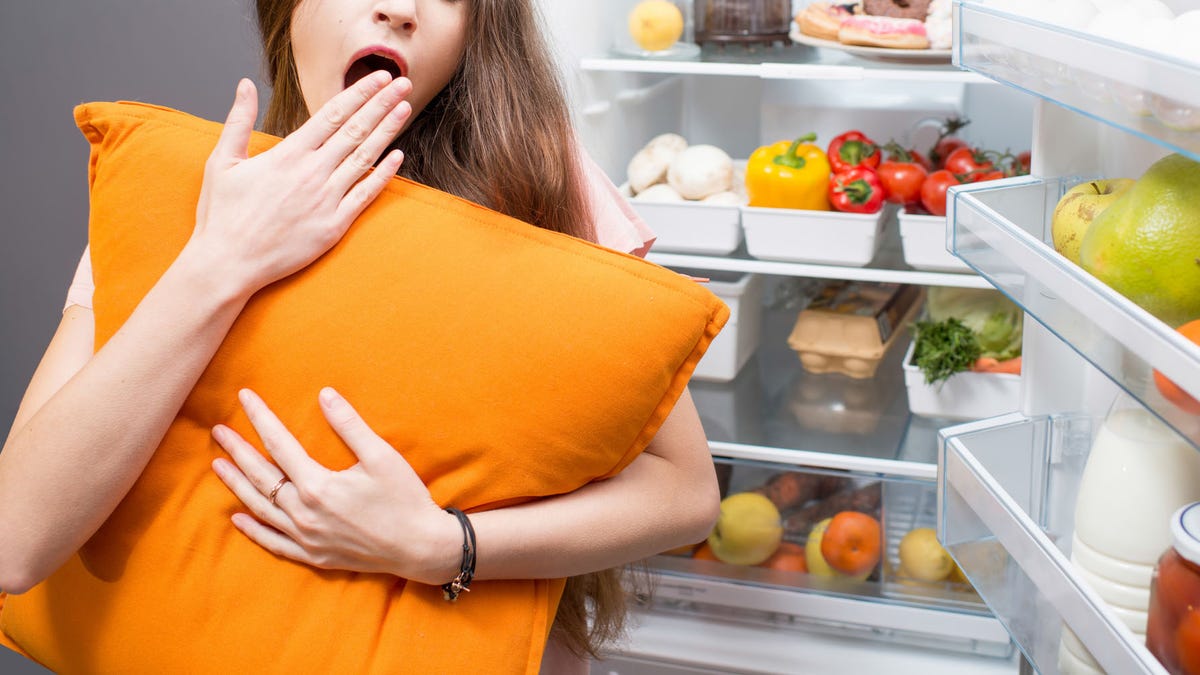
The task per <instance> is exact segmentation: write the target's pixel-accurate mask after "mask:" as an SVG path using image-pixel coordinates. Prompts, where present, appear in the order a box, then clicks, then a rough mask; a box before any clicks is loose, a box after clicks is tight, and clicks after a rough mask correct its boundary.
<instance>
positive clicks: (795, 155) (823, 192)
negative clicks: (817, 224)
mask: <svg viewBox="0 0 1200 675" xmlns="http://www.w3.org/2000/svg"><path fill="white" fill-rule="evenodd" d="M815 140H817V135H816V134H808V135H806V136H801V137H800V138H797V139H796V140H794V141H779V142H778V143H774V144H772V145H764V146H763V147H761V148H759V149H757V150H755V151H754V152H753V153H752V154H751V155H750V161H749V163H748V164H747V165H746V194H747V195H748V196H749V197H750V206H766V207H770V208H776V209H808V210H811V211H828V210H829V209H830V208H831V207H830V205H829V195H828V192H827V190H828V188H829V172H830V168H829V158H828V157H826V156H825V151H824V150H822V149H821V148H820V147H818V146H816V145H813V143H812V142H813V141H815Z"/></svg>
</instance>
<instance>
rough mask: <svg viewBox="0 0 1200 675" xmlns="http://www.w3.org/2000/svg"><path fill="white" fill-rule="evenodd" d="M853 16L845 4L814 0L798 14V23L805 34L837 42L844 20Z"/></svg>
mask: <svg viewBox="0 0 1200 675" xmlns="http://www.w3.org/2000/svg"><path fill="white" fill-rule="evenodd" d="M851 16H853V14H851V13H850V10H848V9H846V8H845V6H843V5H831V4H829V3H828V2H813V3H810V4H809V5H808V6H807V7H805V8H804V11H802V12H800V13H799V14H797V15H796V25H797V26H799V27H800V32H801V33H803V34H804V35H809V36H812V37H815V38H820V39H822V40H833V41H834V42H836V41H837V39H838V29H839V28H841V27H842V22H843V21H845V20H846V19H849V18H850V17H851Z"/></svg>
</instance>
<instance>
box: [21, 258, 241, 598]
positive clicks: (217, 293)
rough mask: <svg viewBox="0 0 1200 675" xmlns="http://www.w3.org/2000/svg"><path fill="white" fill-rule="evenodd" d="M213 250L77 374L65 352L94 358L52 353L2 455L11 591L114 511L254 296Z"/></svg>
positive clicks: (170, 273)
mask: <svg viewBox="0 0 1200 675" xmlns="http://www.w3.org/2000/svg"><path fill="white" fill-rule="evenodd" d="M202 255H205V254H202V253H199V254H194V255H189V254H188V253H187V252H185V253H184V254H183V255H181V257H180V258H179V259H178V260H177V261H176V263H175V264H174V265H172V267H171V268H169V269H168V270H167V271H166V273H164V275H163V277H162V278H161V279H160V280H159V282H158V283H157V284H156V285H155V287H154V288H153V289H151V291H150V292H149V293H148V294H147V295H146V297H145V298H144V299H143V300H142V302H141V303H140V304H139V305H138V307H137V309H136V310H135V311H134V312H133V313H132V315H131V316H130V317H129V319H128V321H127V322H126V323H125V324H124V325H123V326H122V327H121V329H120V330H118V331H117V332H116V333H115V334H114V335H113V336H112V338H111V339H110V340H109V341H108V342H107V343H106V344H105V345H104V347H103V348H102V349H101V350H99V351H98V352H97V353H96V354H95V355H94V356H93V357H91V358H90V359H89V360H86V365H84V366H83V367H82V368H81V369H79V370H78V372H75V373H74V374H73V376H72V375H71V373H70V368H71V366H66V367H64V365H63V364H62V363H54V362H53V361H54V360H58V361H60V362H62V361H67V362H71V361H76V362H80V363H82V362H83V359H86V356H82V357H81V355H79V354H78V353H76V354H64V353H62V349H60V350H59V352H57V353H56V352H55V351H54V349H53V348H52V349H51V350H49V351H48V352H47V356H46V358H45V360H44V361H43V363H42V365H41V366H39V368H38V373H37V374H36V375H35V377H34V380H33V381H32V382H31V384H30V387H29V390H28V391H27V393H26V396H25V400H24V401H23V402H22V406H21V410H20V411H18V414H17V418H16V420H15V422H14V425H13V429H12V431H11V433H10V435H9V438H8V441H7V442H6V443H5V446H4V450H3V452H2V453H0V541H3V542H4V545H3V546H0V589H3V590H5V591H10V592H15V591H23V590H25V589H27V588H28V587H29V586H31V585H32V584H34V583H36V582H38V581H40V580H41V579H43V578H45V577H46V576H47V575H49V574H50V572H52V571H53V570H54V569H56V568H57V567H58V566H59V565H60V564H62V562H63V561H65V560H66V559H67V557H69V556H70V555H71V554H72V553H73V552H74V551H75V550H77V549H78V548H79V546H81V545H82V544H83V543H84V542H85V541H86V540H87V539H88V538H89V537H90V536H91V535H92V534H93V533H94V532H95V531H96V530H97V529H98V528H99V527H100V525H101V524H102V523H103V522H104V520H105V519H106V518H108V516H109V515H110V514H111V513H112V512H113V510H114V509H115V508H116V506H117V504H118V503H119V502H120V501H121V499H122V498H123V497H124V496H125V494H126V493H127V492H128V491H129V489H130V488H131V487H132V485H133V483H134V481H136V480H137V478H138V476H139V475H141V473H142V470H143V469H144V468H145V466H146V463H147V462H148V461H149V459H150V457H151V456H152V454H153V453H154V450H155V448H156V447H157V446H158V444H159V442H160V441H161V440H162V437H163V435H164V434H165V433H166V430H167V428H168V426H169V425H170V423H171V421H172V420H173V419H174V417H175V415H176V413H177V412H178V410H179V408H180V407H181V406H182V404H183V401H184V400H185V398H186V397H187V395H188V393H189V392H190V391H191V389H192V387H193V386H194V384H195V382H196V380H197V379H198V378H199V376H200V374H201V373H202V372H203V371H204V368H205V367H206V366H207V364H208V362H209V361H210V360H211V358H212V355H213V354H214V353H215V351H216V349H217V347H218V346H219V345H220V343H221V341H222V340H223V339H224V337H225V335H226V333H227V332H228V330H229V327H230V326H231V325H232V323H233V321H234V319H235V318H236V317H237V315H238V313H239V312H240V311H241V309H242V307H243V306H244V304H245V301H246V299H247V298H248V294H247V293H245V292H244V291H242V290H241V289H235V288H232V287H229V286H228V285H227V284H226V283H225V282H223V281H221V280H220V277H218V276H216V275H213V274H211V272H206V270H211V269H212V268H213V266H212V265H208V264H202V263H206V262H207V261H201V260H198V258H199V257H200V256H202ZM82 323H85V324H87V325H84V326H78V325H76V326H66V325H64V328H63V329H60V333H61V332H62V331H63V330H66V331H76V332H78V331H80V330H88V331H90V330H92V322H90V321H87V322H82ZM55 339H56V341H57V340H59V337H58V336H56V338H55ZM67 342H69V343H71V344H72V345H73V346H70V347H66V348H65V349H66V350H68V351H69V350H72V349H73V350H75V351H76V352H77V351H78V350H79V349H80V347H79V345H80V344H83V343H85V342H86V343H87V344H90V341H86V340H84V339H82V338H81V337H80V336H79V335H78V334H77V335H76V336H75V338H74V340H73V342H72V341H71V340H70V339H67ZM68 378H69V379H68Z"/></svg>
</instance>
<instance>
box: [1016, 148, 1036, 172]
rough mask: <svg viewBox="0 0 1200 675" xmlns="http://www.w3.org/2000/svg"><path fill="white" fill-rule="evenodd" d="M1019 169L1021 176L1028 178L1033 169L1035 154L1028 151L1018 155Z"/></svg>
mask: <svg viewBox="0 0 1200 675" xmlns="http://www.w3.org/2000/svg"><path fill="white" fill-rule="evenodd" d="M1017 167H1018V173H1017V175H1019V176H1028V175H1029V172H1030V171H1031V170H1032V168H1033V153H1031V152H1030V151H1028V150H1026V151H1025V152H1022V153H1019V154H1017Z"/></svg>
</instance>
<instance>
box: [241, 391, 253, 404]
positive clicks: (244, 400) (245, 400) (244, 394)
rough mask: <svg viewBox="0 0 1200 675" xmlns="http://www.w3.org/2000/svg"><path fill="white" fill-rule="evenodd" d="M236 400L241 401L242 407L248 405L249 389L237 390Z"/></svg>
mask: <svg viewBox="0 0 1200 675" xmlns="http://www.w3.org/2000/svg"><path fill="white" fill-rule="evenodd" d="M238 400H239V401H241V402H242V405H244V406H245V405H250V401H251V398H250V390H249V389H240V390H238Z"/></svg>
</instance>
